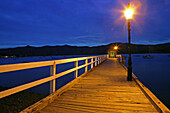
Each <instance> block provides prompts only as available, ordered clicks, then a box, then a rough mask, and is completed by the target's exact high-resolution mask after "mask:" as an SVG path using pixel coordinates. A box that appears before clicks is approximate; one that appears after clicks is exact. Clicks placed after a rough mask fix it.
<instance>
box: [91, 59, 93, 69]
mask: <svg viewBox="0 0 170 113" xmlns="http://www.w3.org/2000/svg"><path fill="white" fill-rule="evenodd" d="M92 62H93V58H91V63H92ZM92 68H93V63H92V64H91V69H92Z"/></svg>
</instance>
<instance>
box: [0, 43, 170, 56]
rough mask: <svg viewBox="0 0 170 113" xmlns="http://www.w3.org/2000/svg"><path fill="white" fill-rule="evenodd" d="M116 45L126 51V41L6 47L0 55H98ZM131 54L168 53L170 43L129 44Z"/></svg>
mask: <svg viewBox="0 0 170 113" xmlns="http://www.w3.org/2000/svg"><path fill="white" fill-rule="evenodd" d="M115 45H117V46H118V54H127V53H128V44H127V43H111V44H108V45H101V46H94V47H88V46H69V45H63V46H43V47H32V46H29V45H27V46H25V47H16V48H8V49H0V56H13V57H27V56H58V55H98V54H107V53H108V50H109V48H111V47H113V46H115ZM131 51H132V54H146V53H170V43H165V44H157V45H141V44H138V45H137V44H132V45H131Z"/></svg>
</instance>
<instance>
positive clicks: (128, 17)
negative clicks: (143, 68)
mask: <svg viewBox="0 0 170 113" xmlns="http://www.w3.org/2000/svg"><path fill="white" fill-rule="evenodd" d="M133 13H134V10H133V9H132V8H131V7H130V4H128V7H127V9H126V10H125V12H124V14H125V17H126V20H127V23H128V49H129V57H128V76H127V80H128V81H132V60H131V43H130V42H131V37H130V31H131V28H130V26H131V21H132V16H133Z"/></svg>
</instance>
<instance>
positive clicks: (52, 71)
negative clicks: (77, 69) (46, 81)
mask: <svg viewBox="0 0 170 113" xmlns="http://www.w3.org/2000/svg"><path fill="white" fill-rule="evenodd" d="M55 75H56V63H55V61H54V64H53V65H51V66H50V76H53V77H54V79H53V80H52V81H50V93H53V92H55Z"/></svg>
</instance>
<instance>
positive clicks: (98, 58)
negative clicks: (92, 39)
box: [97, 57, 100, 65]
mask: <svg viewBox="0 0 170 113" xmlns="http://www.w3.org/2000/svg"><path fill="white" fill-rule="evenodd" d="M97 60H98V61H97V64H98V65H99V63H100V62H99V60H100V57H97Z"/></svg>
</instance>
